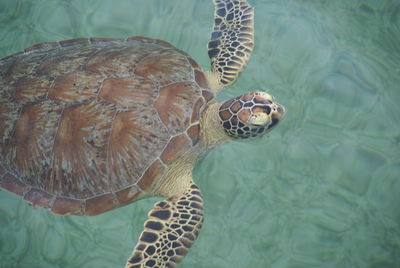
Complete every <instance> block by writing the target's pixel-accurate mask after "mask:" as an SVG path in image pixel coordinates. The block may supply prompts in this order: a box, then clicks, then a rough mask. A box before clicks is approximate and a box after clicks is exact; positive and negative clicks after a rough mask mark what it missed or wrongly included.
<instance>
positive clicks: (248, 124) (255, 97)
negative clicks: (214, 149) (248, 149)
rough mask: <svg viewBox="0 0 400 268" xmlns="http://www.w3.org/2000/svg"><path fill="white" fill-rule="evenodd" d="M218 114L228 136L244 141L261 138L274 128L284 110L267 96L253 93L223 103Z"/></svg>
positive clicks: (263, 93)
mask: <svg viewBox="0 0 400 268" xmlns="http://www.w3.org/2000/svg"><path fill="white" fill-rule="evenodd" d="M218 114H219V119H220V123H221V124H222V126H223V128H224V130H225V132H226V134H228V136H230V137H232V138H242V139H246V138H250V137H257V136H261V135H262V134H263V133H265V132H266V131H267V130H269V129H271V128H272V127H274V126H276V125H277V124H278V123H279V122H280V121H281V120H282V118H283V116H284V114H285V108H284V107H283V106H282V105H280V104H278V103H276V102H274V100H273V97H272V96H270V95H269V94H267V93H265V92H253V93H248V94H245V95H242V96H239V97H236V98H233V99H230V100H228V101H226V102H224V103H223V104H222V105H221V106H220V108H219V113H218Z"/></svg>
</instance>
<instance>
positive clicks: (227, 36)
mask: <svg viewBox="0 0 400 268" xmlns="http://www.w3.org/2000/svg"><path fill="white" fill-rule="evenodd" d="M214 5H215V12H214V28H213V32H212V34H211V39H210V41H209V43H208V56H209V57H210V59H211V74H210V79H209V80H210V82H211V84H212V85H213V87H214V88H215V89H221V88H224V87H226V86H229V85H230V84H232V83H233V82H235V80H236V78H237V77H238V76H239V74H240V73H241V72H242V71H243V69H244V68H245V67H246V65H247V62H248V60H249V58H250V55H251V53H252V51H253V46H254V20H253V15H254V10H253V8H252V7H251V6H250V4H249V3H248V2H247V1H246V0H239V1H232V0H214Z"/></svg>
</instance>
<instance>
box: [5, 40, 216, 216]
mask: <svg viewBox="0 0 400 268" xmlns="http://www.w3.org/2000/svg"><path fill="white" fill-rule="evenodd" d="M0 75H1V79H0V187H2V188H4V189H7V190H9V191H11V192H13V193H16V194H18V195H20V196H22V197H23V198H24V199H25V200H27V201H28V202H30V203H32V204H33V205H38V206H42V207H44V208H47V209H49V210H51V211H52V212H54V213H58V214H76V215H96V214H99V213H102V212H105V211H107V210H110V209H113V208H116V207H118V206H121V205H124V204H127V203H130V202H132V201H134V200H137V199H138V198H141V197H143V196H145V195H146V193H148V192H150V191H151V190H152V189H153V187H154V185H155V184H156V183H157V179H158V178H159V177H160V175H161V174H162V172H163V171H164V170H165V168H166V167H167V166H168V165H170V164H171V163H172V162H173V161H175V160H176V159H177V158H178V157H179V156H180V155H182V153H183V152H185V151H186V150H188V149H189V148H190V147H192V146H194V144H196V142H197V140H198V138H199V117H200V114H201V111H202V109H204V106H205V104H206V103H207V101H209V100H210V99H212V97H213V95H212V94H211V93H210V92H209V91H207V88H208V85H207V82H206V79H205V76H204V74H203V72H202V71H201V69H200V67H199V66H198V65H197V64H196V63H195V61H194V60H193V59H191V58H190V57H189V56H188V55H187V54H185V53H184V52H182V51H180V50H178V49H176V48H175V47H173V46H172V45H170V44H168V43H166V42H164V41H160V40H155V39H150V38H145V37H130V38H127V39H99V38H92V39H74V40H66V41H61V42H55V43H42V44H38V45H34V46H32V47H30V48H28V49H26V50H25V51H23V52H20V53H17V54H14V55H11V56H9V57H6V58H3V59H1V60H0Z"/></svg>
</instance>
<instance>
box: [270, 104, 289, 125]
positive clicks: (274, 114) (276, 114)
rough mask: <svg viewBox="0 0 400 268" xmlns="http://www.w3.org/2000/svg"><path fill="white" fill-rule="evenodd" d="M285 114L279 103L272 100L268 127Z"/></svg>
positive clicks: (277, 121) (276, 122)
mask: <svg viewBox="0 0 400 268" xmlns="http://www.w3.org/2000/svg"><path fill="white" fill-rule="evenodd" d="M284 115H285V108H284V107H283V106H282V105H280V104H279V103H276V102H274V103H273V104H272V105H271V123H270V124H269V125H268V128H271V127H273V126H275V125H276V124H278V123H279V121H281V120H282V119H283V117H284Z"/></svg>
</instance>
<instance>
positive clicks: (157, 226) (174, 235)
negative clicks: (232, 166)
mask: <svg viewBox="0 0 400 268" xmlns="http://www.w3.org/2000/svg"><path fill="white" fill-rule="evenodd" d="M202 223H203V199H202V197H201V193H200V190H199V188H198V187H197V186H196V185H195V184H194V183H193V182H192V183H191V184H190V186H189V188H188V189H187V190H186V191H185V193H184V194H183V195H182V196H179V197H171V198H168V199H166V200H163V201H160V202H157V203H156V204H155V206H154V208H153V209H152V210H150V212H149V214H148V220H147V221H146V222H145V223H144V230H143V232H142V234H141V235H140V238H139V241H138V243H137V245H136V247H135V250H134V251H133V254H132V256H131V257H130V258H129V259H128V262H127V264H126V266H125V268H128V267H129V268H145V267H171V268H173V267H176V266H177V265H178V263H180V262H181V261H182V259H183V257H184V256H185V255H186V254H187V252H188V250H189V248H190V247H191V245H192V244H193V242H194V240H195V239H196V238H197V236H198V234H199V231H200V228H201V225H202Z"/></svg>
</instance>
